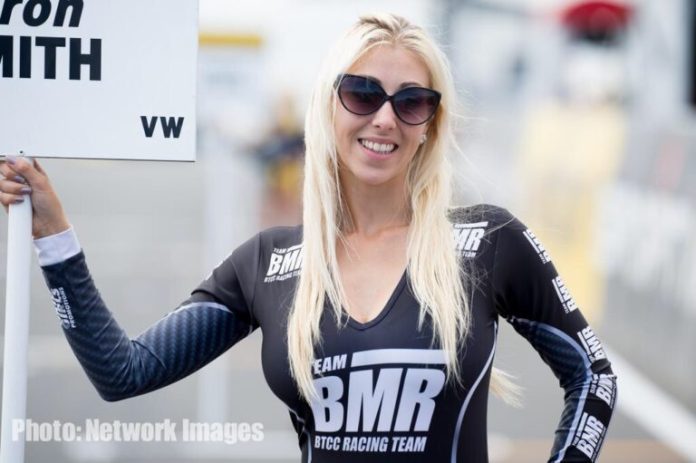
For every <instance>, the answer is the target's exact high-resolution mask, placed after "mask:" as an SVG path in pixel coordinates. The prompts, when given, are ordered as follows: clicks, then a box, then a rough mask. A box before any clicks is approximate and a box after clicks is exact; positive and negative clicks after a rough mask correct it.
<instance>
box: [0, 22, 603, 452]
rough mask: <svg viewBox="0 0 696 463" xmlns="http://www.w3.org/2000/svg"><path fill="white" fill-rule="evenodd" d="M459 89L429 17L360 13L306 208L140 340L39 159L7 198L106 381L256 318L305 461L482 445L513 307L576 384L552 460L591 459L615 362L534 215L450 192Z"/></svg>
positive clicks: (168, 365) (131, 385) (172, 361)
mask: <svg viewBox="0 0 696 463" xmlns="http://www.w3.org/2000/svg"><path fill="white" fill-rule="evenodd" d="M454 99H455V96H454V90H453V84H452V78H451V76H450V73H449V70H448V65H447V61H446V59H445V57H444V55H443V54H442V52H441V51H440V50H439V49H438V48H437V47H436V46H435V45H434V43H433V42H432V40H431V39H430V38H428V37H427V36H426V34H425V33H424V32H423V30H422V29H420V28H418V27H416V26H413V25H411V24H410V23H408V22H407V21H406V20H404V19H403V18H400V17H397V16H393V15H372V16H366V17H363V18H361V19H360V20H359V21H358V23H357V24H356V25H355V26H354V27H353V28H352V29H351V30H350V31H349V32H348V34H347V35H346V36H345V38H344V39H343V41H342V42H341V43H340V44H339V46H338V47H337V48H336V50H335V51H334V53H332V54H331V55H330V56H329V59H328V61H327V62H326V63H325V66H324V69H323V71H322V74H321V75H320V77H319V80H318V85H317V86H316V88H315V91H314V93H313V95H312V99H311V102H310V107H309V110H308V112H307V118H306V123H305V131H306V163H305V183H304V211H303V224H302V225H301V226H296V227H279V228H272V229H269V230H265V231H263V232H261V233H259V234H257V235H256V236H255V237H253V238H252V239H250V240H249V241H247V242H246V243H244V244H243V245H241V246H240V247H239V248H237V249H236V250H235V251H234V252H233V253H232V254H231V255H230V256H229V257H228V258H227V259H226V260H225V261H223V262H222V263H221V264H220V265H219V266H218V267H217V268H216V269H214V270H213V272H212V273H211V274H210V275H209V277H208V278H206V279H205V280H204V281H203V282H202V283H201V284H200V286H199V287H197V288H196V289H195V290H194V291H193V292H192V293H191V297H189V298H188V299H187V300H186V301H185V302H183V303H182V304H181V305H180V306H179V307H178V308H177V309H176V310H174V311H173V312H171V313H170V314H168V315H167V316H166V317H165V318H163V319H162V320H160V321H159V322H158V323H157V324H155V325H154V326H152V327H151V328H150V329H148V330H147V331H146V332H145V333H143V334H142V335H140V336H139V337H138V338H137V339H135V340H129V339H128V337H127V336H126V334H125V333H124V332H123V331H122V330H121V329H120V328H119V327H118V325H117V324H116V322H115V321H114V319H113V318H112V315H111V313H110V312H109V311H108V309H107V308H106V306H105V305H104V303H103V301H102V300H101V298H100V296H99V294H98V292H97V290H96V288H95V286H94V284H93V282H92V280H91V278H90V275H89V271H88V269H87V266H86V264H85V257H84V253H83V252H82V251H81V249H80V247H79V244H78V243H77V239H76V237H75V233H74V231H73V230H72V228H70V225H69V223H68V220H67V218H66V217H65V214H64V213H63V211H62V208H61V206H60V203H59V201H58V199H57V197H56V195H55V193H54V192H53V190H52V188H51V186H50V184H49V181H48V179H47V177H46V174H45V173H44V172H43V170H42V169H41V168H40V166H39V164H38V163H37V162H34V163H33V166H32V165H29V163H27V162H24V161H22V160H18V159H15V158H8V162H6V163H3V164H2V166H0V171H1V172H2V174H3V176H4V177H5V179H4V180H2V182H0V190H1V191H2V194H1V195H0V200H1V201H2V204H3V205H5V206H7V205H8V204H9V203H11V202H12V201H18V200H21V195H22V194H27V193H28V194H31V195H32V200H33V205H34V223H33V234H34V237H35V239H36V241H35V243H36V247H37V250H38V253H39V261H40V264H41V266H42V269H43V271H44V275H45V278H46V281H47V283H48V286H49V288H50V289H51V292H52V294H53V295H54V299H55V300H56V307H57V309H58V312H59V315H60V316H61V318H62V320H63V328H64V332H65V334H66V336H67V338H68V341H69V342H70V344H71V346H72V348H73V350H74V352H75V354H76V356H77V357H78V359H79V360H80V362H81V364H82V366H83V367H84V369H85V371H86V372H87V374H88V375H89V377H90V379H91V381H92V382H93V383H94V385H95V387H96V388H97V390H98V391H99V393H100V395H101V396H102V397H103V398H104V399H105V400H120V399H124V398H127V397H132V396H135V395H138V394H143V393H145V392H148V391H152V390H154V389H157V388H160V387H163V386H165V385H167V384H170V383H172V382H174V381H177V380H179V379H181V378H183V377H184V376H186V375H188V374H190V373H192V372H193V371H195V370H197V369H198V368H200V367H202V366H203V365H205V364H206V363H208V362H210V361H211V360H213V359H214V358H215V357H217V356H218V355H220V354H221V353H222V352H224V351H225V350H226V349H227V348H229V347H231V346H232V345H233V344H234V343H236V342H237V341H239V340H240V339H241V338H243V337H245V336H246V335H247V334H249V333H250V332H251V331H253V330H254V329H255V328H257V327H260V328H261V329H262V331H263V348H262V358H263V370H264V373H265V376H266V379H267V381H268V383H269V385H270V387H271V389H272V390H273V392H274V393H275V394H276V395H277V396H278V397H279V398H280V399H282V400H283V401H284V402H285V404H286V405H287V406H288V408H289V410H290V415H291V419H292V421H293V424H294V426H295V428H296V430H297V433H298V437H299V443H300V447H301V449H302V461H305V462H308V461H314V462H324V461H325V462H347V461H361V462H362V461H375V462H376V461H380V462H381V461H390V462H411V461H433V462H435V461H438V462H444V461H451V462H455V461H461V462H486V461H487V459H488V457H487V444H486V409H487V394H488V385H489V382H490V384H491V385H492V387H493V388H494V390H495V389H496V388H497V390H498V391H499V392H500V394H501V395H502V396H503V397H506V398H507V399H508V400H513V399H514V394H513V393H514V390H513V389H514V388H513V387H512V386H511V385H510V383H509V382H506V380H505V376H504V375H502V374H501V373H500V372H497V371H496V370H493V369H492V366H491V365H492V360H493V355H494V352H495V341H496V334H497V321H498V317H499V316H503V317H504V318H506V319H507V320H508V322H510V323H511V324H512V325H513V326H514V327H515V329H516V330H517V331H518V332H520V333H521V334H522V335H523V336H525V337H526V338H527V339H528V340H529V342H530V343H531V344H532V345H533V346H534V347H535V348H536V349H537V350H538V351H539V353H540V354H541V356H542V358H543V359H544V361H545V362H546V363H547V364H549V366H550V367H551V368H552V370H553V371H554V373H555V374H556V376H557V377H558V378H559V379H560V383H561V386H562V387H563V388H564V389H565V409H564V411H563V415H562V417H561V422H560V425H559V428H558V431H557V433H556V439H555V441H554V445H553V449H552V456H551V459H550V461H594V460H595V459H596V458H597V454H598V452H599V449H600V446H601V444H602V440H603V438H604V435H605V432H606V427H607V425H608V423H609V419H610V417H611V413H612V409H613V406H614V401H615V391H616V390H615V381H614V375H613V374H612V371H611V368H610V364H609V362H608V361H607V359H606V356H605V355H604V351H603V350H602V347H601V344H599V341H598V340H597V339H596V337H595V336H594V334H593V333H592V330H591V329H590V328H589V327H588V325H587V323H586V322H585V320H584V318H583V317H582V315H581V314H580V311H579V310H577V307H576V306H575V304H574V302H573V300H572V298H571V297H570V296H569V295H568V292H567V291H566V290H565V287H564V286H563V283H562V282H561V280H560V278H558V275H557V273H556V271H555V269H554V267H553V264H551V262H550V261H549V258H548V254H547V253H546V251H545V250H544V248H543V247H542V246H541V244H540V243H539V242H538V240H537V239H536V238H535V237H534V235H533V234H532V233H531V232H530V231H529V230H528V229H526V227H524V226H523V225H522V224H521V223H520V222H519V221H518V220H517V219H515V218H514V217H512V216H511V215H510V214H509V213H508V212H507V211H505V210H503V209H500V208H496V207H493V206H476V207H469V208H454V209H450V208H449V201H450V171H451V169H450V166H449V164H448V162H447V159H446V157H445V153H446V152H447V150H448V147H449V142H450V141H451V139H452V127H451V118H452V112H453V107H454ZM16 176H19V177H16ZM22 179H26V181H27V183H28V186H27V185H25V184H23V183H22V182H21V180H22ZM453 233H454V243H453V240H452V234H453ZM453 244H454V246H453ZM453 247H454V250H453Z"/></svg>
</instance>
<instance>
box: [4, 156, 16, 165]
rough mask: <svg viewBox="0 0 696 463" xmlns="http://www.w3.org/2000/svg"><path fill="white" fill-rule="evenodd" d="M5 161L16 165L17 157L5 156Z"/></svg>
mask: <svg viewBox="0 0 696 463" xmlns="http://www.w3.org/2000/svg"><path fill="white" fill-rule="evenodd" d="M5 160H6V161H7V162H8V163H10V164H15V163H16V162H17V157H16V156H12V155H11V154H8V155H7V156H5Z"/></svg>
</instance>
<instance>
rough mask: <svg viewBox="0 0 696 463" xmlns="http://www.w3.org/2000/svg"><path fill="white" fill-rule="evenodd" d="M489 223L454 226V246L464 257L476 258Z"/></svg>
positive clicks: (457, 224) (458, 224)
mask: <svg viewBox="0 0 696 463" xmlns="http://www.w3.org/2000/svg"><path fill="white" fill-rule="evenodd" d="M486 227H488V222H476V223H456V224H454V230H453V232H454V246H455V249H456V250H457V252H459V253H461V254H462V256H464V257H476V252H477V251H478V249H479V247H480V246H481V241H482V239H483V235H484V234H485V233H486Z"/></svg>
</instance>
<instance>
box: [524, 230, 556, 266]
mask: <svg viewBox="0 0 696 463" xmlns="http://www.w3.org/2000/svg"><path fill="white" fill-rule="evenodd" d="M522 234H523V235H524V237H525V238H527V241H529V244H531V245H532V247H533V248H534V251H535V252H536V253H537V255H538V256H539V259H541V263H542V264H547V263H549V262H551V257H549V253H548V252H546V249H545V248H544V246H543V245H542V244H541V241H539V238H537V237H536V235H535V234H534V233H532V230H530V229H529V228H528V229H526V230H525V231H524V232H522Z"/></svg>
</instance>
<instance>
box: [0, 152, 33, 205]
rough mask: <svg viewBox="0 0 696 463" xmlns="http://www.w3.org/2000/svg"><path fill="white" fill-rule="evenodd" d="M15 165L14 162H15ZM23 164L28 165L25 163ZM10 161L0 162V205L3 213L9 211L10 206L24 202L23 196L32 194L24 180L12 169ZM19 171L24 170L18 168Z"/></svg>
mask: <svg viewBox="0 0 696 463" xmlns="http://www.w3.org/2000/svg"><path fill="white" fill-rule="evenodd" d="M15 164H16V161H15ZM25 164H28V163H26V162H25ZM12 167H13V163H12V161H9V160H5V161H3V162H0V174H2V176H3V178H0V204H2V206H3V207H4V209H5V211H8V210H9V205H10V204H18V203H21V202H23V201H24V195H27V194H30V193H31V192H32V189H31V187H30V186H29V185H28V184H27V181H26V180H25V178H24V177H23V176H21V175H19V174H18V173H17V171H16V170H14V169H13V168H12ZM20 170H21V171H22V170H24V169H23V168H22V167H21V166H20Z"/></svg>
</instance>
